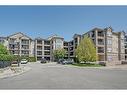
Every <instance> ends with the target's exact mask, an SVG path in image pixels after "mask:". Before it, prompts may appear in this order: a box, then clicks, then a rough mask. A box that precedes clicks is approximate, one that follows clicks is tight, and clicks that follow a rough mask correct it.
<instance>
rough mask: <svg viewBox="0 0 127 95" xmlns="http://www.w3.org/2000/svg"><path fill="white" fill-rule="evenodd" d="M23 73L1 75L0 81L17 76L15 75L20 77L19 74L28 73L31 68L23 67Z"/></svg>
mask: <svg viewBox="0 0 127 95" xmlns="http://www.w3.org/2000/svg"><path fill="white" fill-rule="evenodd" d="M24 68H25V69H24ZM24 68H23V69H24V70H23V71H22V72H19V73H12V74H10V75H3V76H0V79H5V78H9V77H14V76H17V75H20V74H23V73H25V72H28V71H29V70H31V68H29V67H24Z"/></svg>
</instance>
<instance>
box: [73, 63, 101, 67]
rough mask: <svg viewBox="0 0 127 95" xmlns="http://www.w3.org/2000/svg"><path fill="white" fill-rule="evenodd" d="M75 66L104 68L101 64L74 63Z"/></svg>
mask: <svg viewBox="0 0 127 95" xmlns="http://www.w3.org/2000/svg"><path fill="white" fill-rule="evenodd" d="M72 65H74V66H79V67H102V65H99V64H88V63H87V64H81V63H74V64H72Z"/></svg>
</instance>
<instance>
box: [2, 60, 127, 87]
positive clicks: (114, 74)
mask: <svg viewBox="0 0 127 95" xmlns="http://www.w3.org/2000/svg"><path fill="white" fill-rule="evenodd" d="M26 66H28V67H30V68H31V70H30V71H28V72H26V73H24V74H21V75H18V76H14V77H9V78H4V79H0V89H127V69H126V68H124V69H120V68H104V67H98V68H86V67H76V66H71V65H60V64H56V63H46V64H41V63H39V62H36V63H29V64H27V65H26Z"/></svg>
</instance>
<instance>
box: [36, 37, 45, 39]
mask: <svg viewBox="0 0 127 95" xmlns="http://www.w3.org/2000/svg"><path fill="white" fill-rule="evenodd" d="M35 40H45V39H43V38H41V37H37V38H35Z"/></svg>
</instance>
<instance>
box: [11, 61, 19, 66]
mask: <svg viewBox="0 0 127 95" xmlns="http://www.w3.org/2000/svg"><path fill="white" fill-rule="evenodd" d="M11 66H19V63H18V61H17V60H14V61H12V62H11Z"/></svg>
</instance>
